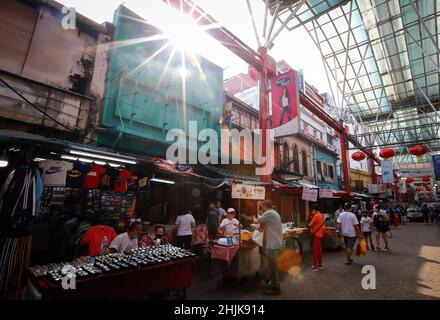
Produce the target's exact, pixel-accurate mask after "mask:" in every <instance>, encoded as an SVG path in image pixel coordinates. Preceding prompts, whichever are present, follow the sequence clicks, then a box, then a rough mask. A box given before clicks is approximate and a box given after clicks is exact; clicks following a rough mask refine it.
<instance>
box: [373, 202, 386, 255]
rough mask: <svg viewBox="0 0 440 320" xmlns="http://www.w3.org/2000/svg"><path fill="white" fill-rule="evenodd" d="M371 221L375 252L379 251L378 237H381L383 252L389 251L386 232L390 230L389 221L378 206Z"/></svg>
mask: <svg viewBox="0 0 440 320" xmlns="http://www.w3.org/2000/svg"><path fill="white" fill-rule="evenodd" d="M373 221H374V226H375V227H376V251H380V237H382V239H383V241H384V244H385V247H384V248H383V251H389V250H390V248H389V246H388V237H387V232H388V231H389V230H390V220H389V217H388V216H387V215H386V213H385V211H384V210H382V209H381V207H380V206H377V210H376V212H375V213H374V215H373Z"/></svg>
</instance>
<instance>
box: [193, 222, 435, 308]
mask: <svg viewBox="0 0 440 320" xmlns="http://www.w3.org/2000/svg"><path fill="white" fill-rule="evenodd" d="M392 232H393V238H392V239H391V245H390V248H391V251H390V252H388V253H383V252H380V253H375V252H368V255H367V256H365V257H355V262H354V264H353V265H352V266H346V265H345V264H344V252H343V251H340V252H324V267H325V269H324V270H320V271H318V272H310V267H311V261H310V259H311V257H310V256H311V254H310V253H309V254H306V257H305V262H303V271H302V274H301V276H300V280H296V281H293V280H292V279H290V278H288V279H284V280H283V282H282V285H281V288H282V294H281V295H279V296H275V297H273V296H270V297H267V296H264V295H263V294H262V293H261V290H260V289H258V288H257V285H256V284H255V283H253V282H252V281H248V282H246V283H241V284H238V283H235V284H233V283H230V284H229V283H228V284H223V283H222V279H221V276H216V277H212V278H211V279H209V280H206V278H205V280H201V279H196V281H195V282H194V283H193V285H192V286H191V287H190V288H188V290H187V298H188V299H294V300H296V299H440V226H439V225H425V224H423V223H417V222H413V223H407V224H406V225H404V226H402V227H401V228H399V229H393V230H392ZM364 265H373V266H374V267H375V268H376V276H377V282H376V290H363V289H362V286H361V281H362V277H364V276H365V275H364V274H362V273H361V270H362V267H363V266H364Z"/></svg>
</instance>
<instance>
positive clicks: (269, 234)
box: [258, 200, 283, 295]
mask: <svg viewBox="0 0 440 320" xmlns="http://www.w3.org/2000/svg"><path fill="white" fill-rule="evenodd" d="M263 211H264V213H263V214H262V215H261V216H260V217H259V218H258V221H259V222H260V224H261V228H260V231H263V230H264V231H263V232H264V240H263V249H262V250H263V254H264V255H266V256H267V257H268V260H269V270H270V285H269V286H268V287H267V288H266V290H265V291H264V294H266V295H276V294H280V292H281V289H280V283H279V280H278V268H277V262H276V259H277V257H278V255H279V254H280V253H281V250H282V249H283V227H282V223H281V217H280V214H279V213H278V212H276V211H275V210H273V208H272V201H270V200H265V201H264V202H263Z"/></svg>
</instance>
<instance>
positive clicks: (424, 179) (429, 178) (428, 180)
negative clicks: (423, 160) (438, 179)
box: [422, 176, 431, 182]
mask: <svg viewBox="0 0 440 320" xmlns="http://www.w3.org/2000/svg"><path fill="white" fill-rule="evenodd" d="M422 181H423V182H431V177H428V176H426V177H423V178H422Z"/></svg>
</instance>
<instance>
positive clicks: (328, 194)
mask: <svg viewBox="0 0 440 320" xmlns="http://www.w3.org/2000/svg"><path fill="white" fill-rule="evenodd" d="M319 197H320V198H333V190H332V189H321V190H319Z"/></svg>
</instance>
